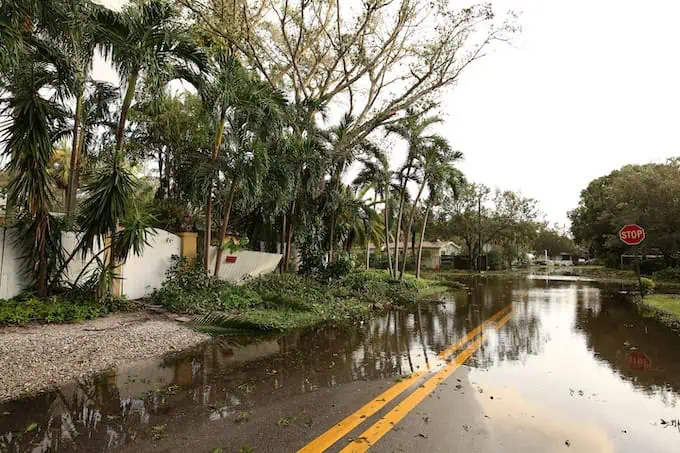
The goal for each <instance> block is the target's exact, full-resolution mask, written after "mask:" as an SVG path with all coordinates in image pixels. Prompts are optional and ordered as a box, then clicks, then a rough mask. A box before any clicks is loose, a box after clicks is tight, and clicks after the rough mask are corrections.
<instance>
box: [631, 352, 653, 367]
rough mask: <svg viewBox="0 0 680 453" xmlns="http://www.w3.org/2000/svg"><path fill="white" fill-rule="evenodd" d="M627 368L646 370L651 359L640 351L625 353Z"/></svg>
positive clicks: (649, 365)
mask: <svg viewBox="0 0 680 453" xmlns="http://www.w3.org/2000/svg"><path fill="white" fill-rule="evenodd" d="M626 362H627V363H628V368H630V369H631V370H637V371H647V370H648V369H650V368H651V367H652V361H651V360H649V357H647V355H646V354H644V353H642V352H629V353H628V354H626Z"/></svg>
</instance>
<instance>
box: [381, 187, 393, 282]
mask: <svg viewBox="0 0 680 453" xmlns="http://www.w3.org/2000/svg"><path fill="white" fill-rule="evenodd" d="M388 190H389V187H388V188H386V189H385V194H384V195H383V198H384V199H385V209H384V211H383V218H384V223H385V248H386V250H387V268H388V269H389V270H390V277H392V278H394V269H392V251H391V250H390V249H391V247H390V220H389V211H388V202H389V200H388V195H387V191H388Z"/></svg>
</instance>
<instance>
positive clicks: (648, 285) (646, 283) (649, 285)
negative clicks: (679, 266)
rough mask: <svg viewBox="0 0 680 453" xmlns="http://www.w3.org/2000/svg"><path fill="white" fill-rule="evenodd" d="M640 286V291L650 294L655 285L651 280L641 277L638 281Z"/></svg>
mask: <svg viewBox="0 0 680 453" xmlns="http://www.w3.org/2000/svg"><path fill="white" fill-rule="evenodd" d="M640 284H641V285H642V291H644V293H645V294H652V293H653V292H654V287H655V286H656V285H655V284H654V280H652V279H651V278H645V277H642V278H641V279H640Z"/></svg>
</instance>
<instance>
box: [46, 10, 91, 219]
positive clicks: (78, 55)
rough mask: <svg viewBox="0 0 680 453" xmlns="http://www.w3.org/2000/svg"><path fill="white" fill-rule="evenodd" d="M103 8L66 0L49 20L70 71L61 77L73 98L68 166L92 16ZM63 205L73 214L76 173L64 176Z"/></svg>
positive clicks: (74, 163) (86, 73) (74, 156)
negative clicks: (73, 106) (66, 180)
mask: <svg viewBox="0 0 680 453" xmlns="http://www.w3.org/2000/svg"><path fill="white" fill-rule="evenodd" d="M103 9H104V7H103V6H100V5H96V4H94V3H93V2H91V1H90V0H68V1H64V2H59V3H55V8H54V10H55V11H54V14H55V15H56V17H57V18H58V19H57V20H52V21H50V24H51V27H50V28H51V29H50V34H51V35H52V36H54V37H55V38H57V42H58V43H59V44H60V49H61V52H62V53H63V54H64V55H65V56H66V58H68V59H69V60H70V61H69V68H70V69H71V72H70V73H69V74H67V75H66V77H65V78H64V83H65V84H66V85H68V87H67V88H68V91H69V93H70V94H72V95H73V97H74V98H75V109H74V111H73V126H72V131H71V136H72V137H71V139H72V143H71V150H73V152H72V153H71V154H70V159H71V161H70V164H69V168H71V169H77V168H79V166H80V164H79V162H78V158H79V157H80V152H79V149H78V148H79V142H80V135H81V127H82V118H83V103H84V101H85V94H86V90H87V85H88V83H90V82H91V79H90V71H91V69H92V62H93V60H94V50H95V47H96V42H97V40H96V37H97V31H98V30H97V28H98V27H97V22H96V17H97V16H98V15H99V14H100V12H101V11H102V10H103ZM67 186H68V187H67V190H66V197H65V200H64V202H65V208H66V214H67V215H71V214H73V210H74V208H75V199H74V198H75V194H76V192H77V187H76V172H75V171H71V172H70V173H69V175H68V183H67Z"/></svg>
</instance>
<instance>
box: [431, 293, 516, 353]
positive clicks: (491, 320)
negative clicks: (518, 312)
mask: <svg viewBox="0 0 680 453" xmlns="http://www.w3.org/2000/svg"><path fill="white" fill-rule="evenodd" d="M511 309H512V304H509V305H508V306H507V307H505V308H503V309H502V310H500V311H498V312H497V313H496V314H494V315H493V316H492V317H490V318H489V319H487V320H486V321H485V322H483V323H482V324H480V325H478V326H477V327H475V328H474V329H472V330H471V331H470V332H469V333H468V334H467V335H466V336H464V337H463V338H461V339H460V340H458V341H457V342H455V343H454V344H452V345H451V346H449V347H448V348H446V349H444V350H443V351H442V352H440V353H439V358H440V359H441V360H446V359H447V358H448V357H449V356H451V354H453V353H454V352H456V351H458V350H459V349H460V348H462V347H463V346H465V345H466V344H467V342H468V341H470V340H471V339H472V338H474V337H476V336H477V334H478V333H479V332H481V331H483V330H484V329H485V328H486V327H490V326H491V325H492V324H494V323H495V322H496V321H497V320H498V318H500V317H501V316H503V315H504V314H506V313H507V312H508V311H510V310H511Z"/></svg>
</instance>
